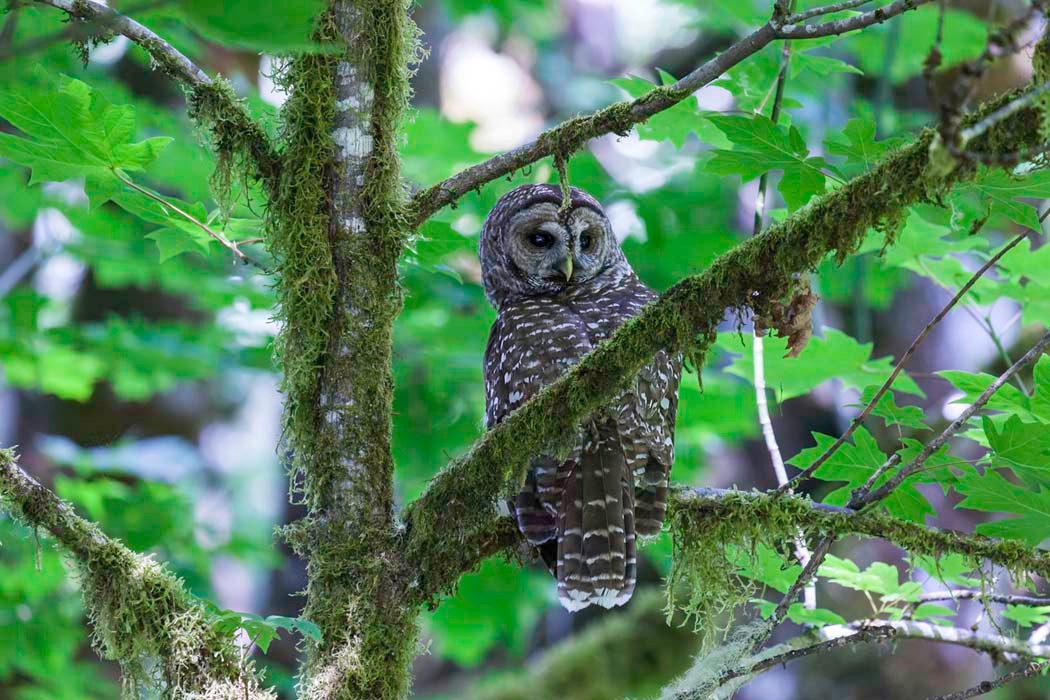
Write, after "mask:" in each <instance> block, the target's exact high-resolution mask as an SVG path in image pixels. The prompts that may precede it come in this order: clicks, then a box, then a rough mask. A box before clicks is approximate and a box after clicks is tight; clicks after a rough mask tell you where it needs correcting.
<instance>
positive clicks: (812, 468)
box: [780, 209, 1050, 491]
mask: <svg viewBox="0 0 1050 700" xmlns="http://www.w3.org/2000/svg"><path fill="white" fill-rule="evenodd" d="M1047 211H1048V212H1050V209H1047ZM1027 237H1028V234H1027V232H1026V233H1022V234H1019V235H1017V236H1016V237H1015V238H1014V239H1013V240H1012V241H1010V242H1009V243H1007V244H1006V245H1004V246H1003V247H1002V248H1001V249H1000V250H999V251H998V252H997V253H996V254H995V255H993V256H992V257H991V258H989V259H988V260H987V261H986V262H985V263H984V264H983V265H981V267H980V269H978V270H977V271H976V272H975V273H973V275H971V277H970V279H969V280H967V281H966V284H964V285H963V286H962V287H961V288H960V289H959V291H958V292H957V293H956V294H955V296H954V297H952V298H951V299H950V300H949V301H948V303H947V304H945V305H944V306H943V307H942V308H941V310H940V311H938V312H937V314H936V315H935V316H934V317H933V318H932V319H930V322H929V323H927V324H926V327H925V328H923V329H922V330H921V331H920V332H919V335H917V336H916V337H915V340H913V341H911V345H909V346H908V349H907V350H905V351H904V354H902V355H901V358H900V359H899V360H897V364H896V365H894V367H893V371H892V372H890V376H888V377H887V378H886V380H885V381H884V382H883V383H882V385H881V386H880V387H879V388H878V391H876V392H875V395H874V396H872V397H871V400H870V401H868V403H867V405H865V406H864V409H863V410H862V411H861V412H860V414H859V415H858V416H857V417H856V418H854V419H853V420H852V421H850V424H849V427H848V428H846V430H845V431H844V432H843V433H842V435H840V436H838V438H836V439H835V442H834V443H832V444H831V445H830V446H829V447H828V449H826V450H824V452H823V453H822V454H821V455H820V456H819V457H817V458H816V459H815V460H814V461H813V463H812V464H810V465H809V466H808V467H806V468H805V469H803V470H802V471H801V472H799V473H798V474H796V475H795V476H794V477H792V479H791V481H790V482H788V483H787V484H786V485H784V486H781V487H780V490H781V491H789V490H791V489H792V488H794V487H795V486H796V485H797V484H798V483H799V482H802V481H805V480H806V479H808V478H810V477H811V476H813V474H815V473H816V471H817V470H818V469H820V467H821V466H822V465H823V464H824V463H825V462H827V461H828V460H829V459H831V457H832V456H833V455H834V454H835V452H836V451H838V449H839V448H840V447H842V445H843V444H845V443H846V441H847V440H849V439H850V437H851V436H852V435H853V433H854V432H856V430H857V428H859V427H860V426H861V424H862V423H864V421H865V420H866V419H867V417H868V416H869V415H871V412H872V411H873V410H875V407H876V406H877V405H878V404H879V401H880V400H881V399H882V397H883V396H885V395H886V392H888V391H889V390H890V387H891V386H893V380H895V379H896V378H897V377H898V376H900V373H901V372H902V371H904V365H906V364H907V363H908V360H910V359H911V356H912V355H914V354H915V351H916V350H917V349H918V348H919V346H920V345H922V341H923V340H925V339H926V336H927V335H929V334H930V331H932V330H933V328H934V326H936V325H937V324H938V323H940V322H941V321H942V320H943V319H944V317H945V316H947V315H948V312H949V311H951V310H952V309H953V308H955V305H956V304H958V303H959V301H960V300H961V299H962V298H963V297H964V296H966V293H967V292H969V291H970V289H971V288H972V287H973V286H974V285H975V284H977V282H978V281H979V280H980V279H981V278H982V277H983V276H984V273H985V272H987V271H988V270H990V269H991V268H992V267H993V266H994V265H995V264H996V263H998V262H999V261H1000V260H1001V259H1002V257H1003V256H1004V255H1006V254H1007V253H1009V252H1010V251H1011V250H1012V249H1013V248H1014V247H1015V246H1016V245H1017V244H1018V243H1020V242H1021V241H1023V240H1025V239H1026V238H1027ZM880 476H881V475H880ZM872 483H873V484H874V483H875V482H874V481H872Z"/></svg>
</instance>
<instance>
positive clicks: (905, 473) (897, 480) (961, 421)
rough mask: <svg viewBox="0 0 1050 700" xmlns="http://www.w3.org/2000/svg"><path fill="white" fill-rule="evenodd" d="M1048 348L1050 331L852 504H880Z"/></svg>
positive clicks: (852, 501)
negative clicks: (897, 468)
mask: <svg viewBox="0 0 1050 700" xmlns="http://www.w3.org/2000/svg"><path fill="white" fill-rule="evenodd" d="M1047 347H1050V331H1048V332H1047V333H1045V334H1044V335H1043V337H1042V338H1040V339H1039V342H1037V343H1036V344H1035V345H1034V346H1032V348H1031V349H1030V350H1029V351H1028V352H1026V353H1025V354H1024V355H1023V356H1022V357H1021V359H1019V360H1018V361H1017V362H1015V363H1014V364H1012V365H1011V366H1010V367H1009V368H1007V370H1006V371H1005V372H1003V373H1002V374H1000V375H999V376H998V377H997V378H996V380H995V381H994V382H992V383H991V385H989V387H988V388H987V389H985V390H984V391H983V392H982V393H981V395H980V396H978V397H977V399H976V400H975V401H974V402H973V403H972V404H970V405H969V406H968V407H967V408H966V410H965V411H963V412H962V414H961V415H960V416H959V417H958V418H956V419H955V420H954V421H952V423H951V424H950V425H949V426H948V427H947V428H945V429H944V432H942V433H941V434H940V435H938V436H937V437H936V438H934V439H933V440H931V441H930V442H928V443H927V444H926V446H925V447H923V448H922V450H921V451H920V452H919V454H918V455H917V456H916V457H915V459H913V460H912V461H911V462H909V463H908V464H907V465H905V466H904V467H902V468H901V469H900V471H898V472H897V473H896V474H895V475H894V476H892V477H891V478H890V479H889V480H888V481H886V483H884V484H883V485H882V486H880V487H879V488H877V489H875V490H874V491H871V492H870V493H867V494H859V493H858V494H854V497H853V498H852V499H850V505H851V506H868V505H871V504H872V503H878V502H879V501H880V500H882V499H883V498H885V497H886V496H887V495H889V494H890V492H891V491H893V490H894V489H895V488H897V487H898V486H900V485H901V482H903V481H904V480H905V479H907V478H908V477H909V476H911V475H912V473H913V472H914V471H915V470H917V469H918V468H919V467H921V466H922V464H923V463H924V462H925V461H926V460H927V459H928V458H929V457H930V455H932V454H933V453H934V452H936V451H937V450H939V449H940V448H941V447H943V446H944V445H945V444H946V443H947V442H948V440H950V439H951V438H952V437H953V436H954V435H955V434H956V433H957V432H959V431H960V430H962V429H963V427H964V426H965V425H966V423H967V422H969V420H970V419H971V418H973V416H974V415H976V414H977V413H978V412H979V411H980V410H981V409H983V408H984V405H985V404H986V403H988V401H989V400H990V399H991V398H992V396H993V395H995V392H997V391H998V390H999V389H1001V388H1002V387H1003V385H1004V384H1006V383H1007V382H1008V381H1010V378H1011V377H1013V376H1014V375H1015V374H1017V373H1018V372H1020V371H1021V370H1022V369H1024V368H1025V367H1027V366H1028V365H1030V364H1032V363H1033V362H1035V361H1036V360H1038V359H1039V357H1040V355H1042V354H1043V351H1044V350H1046V348H1047Z"/></svg>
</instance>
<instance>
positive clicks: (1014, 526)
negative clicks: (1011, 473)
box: [955, 469, 1050, 545]
mask: <svg viewBox="0 0 1050 700" xmlns="http://www.w3.org/2000/svg"><path fill="white" fill-rule="evenodd" d="M955 488H956V490H958V491H959V493H961V494H963V495H964V496H965V498H964V499H963V500H962V501H960V502H959V504H958V505H956V508H967V509H969V510H980V511H985V512H989V513H1006V514H1009V515H1013V516H1016V517H1012V518H1006V519H1003V520H996V521H993V522H989V523H981V524H980V525H978V526H977V532H979V533H980V534H982V535H988V536H990V537H1007V538H1013V539H1021V540H1024V541H1025V542H1027V543H1028V544H1030V545H1037V544H1039V543H1040V542H1042V541H1043V540H1045V539H1046V538H1047V535H1048V534H1050V491H1048V490H1047V489H1046V488H1045V487H1042V486H1041V487H1039V488H1038V489H1034V490H1033V489H1027V488H1025V487H1023V486H1019V485H1017V484H1014V483H1011V482H1009V481H1007V480H1006V479H1005V478H1003V476H1002V475H1001V474H1000V473H999V472H997V471H996V470H994V469H987V470H985V472H984V474H979V473H977V471H976V470H972V469H971V470H968V471H967V472H966V474H965V475H964V476H963V477H962V478H960V479H959V482H958V484H957V485H956V487H955Z"/></svg>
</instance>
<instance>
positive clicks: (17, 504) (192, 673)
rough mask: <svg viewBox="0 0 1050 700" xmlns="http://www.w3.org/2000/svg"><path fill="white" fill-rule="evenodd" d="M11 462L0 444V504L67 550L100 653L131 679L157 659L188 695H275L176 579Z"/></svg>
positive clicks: (260, 699)
mask: <svg viewBox="0 0 1050 700" xmlns="http://www.w3.org/2000/svg"><path fill="white" fill-rule="evenodd" d="M15 460H16V456H15V453H14V451H13V450H4V449H0V506H3V507H4V508H5V509H7V510H9V511H10V512H11V513H12V514H13V515H15V516H17V517H18V518H19V519H20V520H22V521H24V522H25V524H27V525H28V526H30V527H32V528H43V529H44V530H46V531H48V532H49V533H51V535H52V536H53V537H54V538H55V540H56V541H57V542H58V543H59V544H61V545H62V547H63V548H65V549H66V550H67V551H68V552H69V553H70V554H71V555H72V557H73V560H74V562H75V564H76V567H77V569H78V571H79V574H80V575H79V577H78V583H79V585H80V587H81V589H82V590H83V594H84V607H85V608H86V609H87V611H88V616H89V618H90V619H91V621H92V622H93V623H94V627H95V640H96V647H97V648H98V651H99V653H100V654H102V655H103V656H105V657H107V658H111V659H114V660H116V661H118V662H120V664H121V668H122V669H123V670H124V672H125V673H127V674H129V676H130V679H129V680H130V681H131V682H132V683H134V682H135V681H136V680H140V679H142V678H145V677H146V676H147V673H146V672H145V671H144V670H143V669H142V664H143V663H144V662H146V663H150V664H153V662H154V661H155V660H157V659H159V663H160V665H161V666H162V667H163V671H164V678H165V682H166V683H167V684H168V685H169V686H172V687H177V688H179V689H181V690H183V691H185V692H186V693H187V694H189V695H193V694H195V693H201V694H202V696H203V695H205V694H206V695H207V697H239V698H248V699H249V700H266V699H269V700H272V698H273V695H272V694H271V693H270V692H269V691H268V690H264V689H262V688H260V686H259V684H258V680H257V679H256V678H255V675H254V673H253V672H252V670H251V669H250V668H247V667H244V666H242V665H241V659H240V654H239V652H238V649H237V647H236V645H235V644H234V640H233V639H232V637H226V636H223V635H221V634H219V633H218V632H217V631H216V630H215V629H214V628H213V627H212V626H211V620H210V618H209V616H208V614H207V612H206V611H205V609H204V606H203V605H201V602H200V601H199V600H198V599H197V598H195V597H193V596H192V595H191V594H190V593H189V592H187V591H186V589H185V587H184V586H183V585H182V582H181V581H180V580H179V579H178V578H177V577H176V576H174V575H172V574H171V573H170V572H169V571H168V570H167V569H166V568H165V567H163V566H162V565H160V564H158V563H157V562H155V561H153V559H152V558H151V557H148V556H144V555H141V554H137V553H135V552H133V551H131V550H130V549H128V548H127V547H125V546H124V545H123V544H121V543H120V542H117V541H116V540H113V539H110V538H109V537H107V536H106V535H105V534H104V533H103V532H102V530H100V529H99V527H98V526H97V525H95V524H94V523H91V522H89V521H87V520H85V519H83V518H81V517H80V516H79V515H77V514H76V512H75V511H74V510H73V507H72V506H70V505H69V504H68V503H66V502H65V501H63V500H62V499H60V498H59V497H58V496H56V495H55V494H54V493H52V492H51V491H50V490H48V489H46V488H44V486H42V485H41V484H40V483H39V482H38V481H37V480H36V479H34V478H33V477H31V476H30V475H29V474H27V473H26V472H24V471H23V470H22V469H21V468H20V467H19V466H18V465H17V464H16V461H15ZM150 657H153V658H150ZM225 691H228V693H227V692H225Z"/></svg>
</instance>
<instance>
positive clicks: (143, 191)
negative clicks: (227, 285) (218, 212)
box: [110, 169, 269, 272]
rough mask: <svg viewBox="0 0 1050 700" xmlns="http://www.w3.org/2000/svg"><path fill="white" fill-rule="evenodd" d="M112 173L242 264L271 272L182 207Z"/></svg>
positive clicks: (118, 174)
mask: <svg viewBox="0 0 1050 700" xmlns="http://www.w3.org/2000/svg"><path fill="white" fill-rule="evenodd" d="M110 172H112V173H113V175H114V176H116V178H117V179H118V180H120V181H121V182H123V183H124V184H125V185H127V186H128V187H130V188H131V189H133V190H135V191H136V192H138V193H139V194H142V195H145V196H146V197H149V198H150V199H152V200H153V201H155V202H157V203H159V204H160V205H161V206H163V207H166V208H167V209H170V210H171V211H173V212H175V213H176V214H178V215H179V216H181V217H182V218H184V219H186V221H189V222H190V223H191V224H193V225H194V226H196V227H197V228H199V229H200V230H202V231H204V232H205V233H207V234H208V235H209V236H211V237H212V238H213V239H215V240H216V241H218V243H219V245H221V246H222V247H223V248H225V249H226V250H228V251H230V252H231V253H233V254H234V255H235V256H237V258H239V259H240V261H241V262H243V263H246V264H249V265H254V266H255V267H257V268H259V269H260V270H262V271H263V272H269V270H267V269H266V267H265V266H264V265H263V264H262V263H260V262H259V261H257V260H254V259H252V258H250V257H248V256H247V255H245V254H244V253H243V252H242V251H241V249H240V248H239V247H238V244H237V243H236V242H234V241H231V240H230V239H229V238H227V237H226V236H224V235H223V234H222V233H221V232H219V231H216V230H215V229H213V228H212V227H211V226H208V224H206V223H204V222H203V221H201V220H200V219H198V218H197V217H195V216H193V214H190V213H189V212H187V211H184V210H183V209H181V208H180V207H178V206H176V205H174V204H172V203H171V202H169V201H168V200H166V199H164V198H163V197H161V196H160V195H157V194H154V193H153V192H150V191H149V190H148V189H146V188H145V187H142V186H140V185H137V184H135V182H133V181H132V180H130V179H128V178H126V177H124V176H123V175H121V174H120V172H119V171H117V170H116V169H113V170H111V171H110ZM251 240H254V239H249V241H251ZM260 240H261V239H260ZM243 242H244V241H242V243H243Z"/></svg>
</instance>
